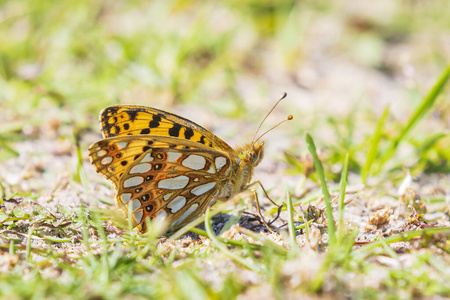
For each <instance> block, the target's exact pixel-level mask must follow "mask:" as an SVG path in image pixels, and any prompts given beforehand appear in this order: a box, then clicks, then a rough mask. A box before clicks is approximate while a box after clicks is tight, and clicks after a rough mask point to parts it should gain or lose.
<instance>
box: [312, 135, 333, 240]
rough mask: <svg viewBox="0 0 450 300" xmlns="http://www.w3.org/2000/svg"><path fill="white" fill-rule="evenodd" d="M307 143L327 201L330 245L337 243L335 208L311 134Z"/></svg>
mask: <svg viewBox="0 0 450 300" xmlns="http://www.w3.org/2000/svg"><path fill="white" fill-rule="evenodd" d="M306 143H307V144H308V149H309V152H310V153H311V155H312V157H313V159H314V166H315V167H316V171H317V175H318V176H319V179H320V185H321V187H322V193H323V198H324V200H325V205H326V214H327V219H328V238H329V242H330V245H332V244H334V243H335V242H336V228H335V225H334V218H333V208H332V207H331V197H330V192H329V191H328V186H327V182H326V180H325V172H324V170H323V166H322V163H321V162H320V160H319V157H318V156H317V150H316V145H315V144H314V140H313V139H312V137H311V135H310V134H309V133H306Z"/></svg>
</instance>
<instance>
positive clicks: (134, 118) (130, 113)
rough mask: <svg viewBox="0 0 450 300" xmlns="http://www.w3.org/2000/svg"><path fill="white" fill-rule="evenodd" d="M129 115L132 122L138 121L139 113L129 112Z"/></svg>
mask: <svg viewBox="0 0 450 300" xmlns="http://www.w3.org/2000/svg"><path fill="white" fill-rule="evenodd" d="M127 113H128V116H129V117H130V120H131V122H134V121H135V120H136V117H137V114H138V111H135V110H129V111H127Z"/></svg>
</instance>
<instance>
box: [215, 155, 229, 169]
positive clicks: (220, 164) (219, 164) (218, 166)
mask: <svg viewBox="0 0 450 300" xmlns="http://www.w3.org/2000/svg"><path fill="white" fill-rule="evenodd" d="M226 164H227V159H226V158H225V157H223V156H219V157H216V169H217V170H220V169H221V168H222V167H223V166H225V165H226Z"/></svg>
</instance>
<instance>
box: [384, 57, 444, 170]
mask: <svg viewBox="0 0 450 300" xmlns="http://www.w3.org/2000/svg"><path fill="white" fill-rule="evenodd" d="M449 77H450V65H448V66H447V68H446V69H445V70H444V72H443V73H442V75H441V77H439V79H438V81H437V82H436V84H435V85H434V86H433V87H432V88H431V90H430V92H429V93H428V94H427V95H426V96H425V98H423V100H422V103H421V104H420V105H419V107H418V108H417V109H416V111H415V112H414V113H413V115H412V116H411V118H410V119H409V120H408V123H407V124H406V126H405V127H404V128H403V130H402V131H401V132H400V134H399V135H398V137H397V138H395V139H394V140H393V141H392V142H391V143H390V145H389V146H388V148H387V149H386V151H385V152H384V154H383V156H382V159H381V166H383V165H384V163H386V161H388V160H389V159H390V158H391V157H392V156H393V155H394V153H395V151H396V150H397V147H398V145H399V144H400V142H401V141H402V140H403V138H404V137H405V136H406V135H407V134H408V132H409V131H410V130H411V129H412V128H413V127H414V126H415V125H416V124H417V123H418V122H419V121H420V120H421V119H422V118H423V117H424V116H425V114H426V113H427V112H428V111H429V110H430V109H431V107H433V104H434V102H435V101H436V99H437V97H438V96H439V94H440V93H441V91H442V90H443V88H444V86H445V84H446V83H447V81H448V79H449Z"/></svg>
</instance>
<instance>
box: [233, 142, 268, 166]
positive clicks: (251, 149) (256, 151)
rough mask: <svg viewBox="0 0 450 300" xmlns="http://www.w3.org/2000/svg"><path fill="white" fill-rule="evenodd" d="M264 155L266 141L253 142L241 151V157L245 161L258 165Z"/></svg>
mask: <svg viewBox="0 0 450 300" xmlns="http://www.w3.org/2000/svg"><path fill="white" fill-rule="evenodd" d="M263 156H264V142H258V143H251V144H250V145H248V146H247V147H243V148H242V150H241V151H239V158H240V159H241V161H242V162H243V163H246V164H250V165H252V166H253V167H256V166H257V165H258V164H259V163H260V162H261V160H262V159H263Z"/></svg>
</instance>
